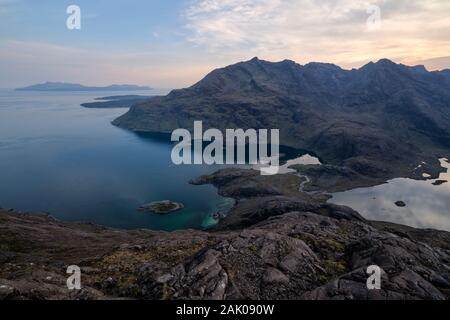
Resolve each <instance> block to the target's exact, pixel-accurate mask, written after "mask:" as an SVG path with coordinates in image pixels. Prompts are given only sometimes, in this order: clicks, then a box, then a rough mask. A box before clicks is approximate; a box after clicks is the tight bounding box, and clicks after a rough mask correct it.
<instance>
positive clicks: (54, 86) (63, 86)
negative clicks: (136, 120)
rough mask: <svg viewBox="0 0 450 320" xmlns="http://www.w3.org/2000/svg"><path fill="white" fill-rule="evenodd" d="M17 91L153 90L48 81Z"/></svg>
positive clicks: (126, 86) (119, 85)
mask: <svg viewBox="0 0 450 320" xmlns="http://www.w3.org/2000/svg"><path fill="white" fill-rule="evenodd" d="M16 90H17V91H137V90H152V88H150V87H148V86H136V85H130V84H113V85H110V86H106V87H89V86H84V85H82V84H77V83H64V82H46V83H40V84H35V85H32V86H28V87H24V88H18V89H16Z"/></svg>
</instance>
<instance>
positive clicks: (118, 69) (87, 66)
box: [0, 40, 214, 88]
mask: <svg viewBox="0 0 450 320" xmlns="http://www.w3.org/2000/svg"><path fill="white" fill-rule="evenodd" d="M0 48H1V50H0V70H2V72H1V73H0V87H6V88H11V87H19V86H24V85H29V84H33V83H38V82H44V81H65V82H80V83H83V84H87V85H108V84H112V83H119V84H120V83H131V84H142V85H151V86H154V87H157V88H174V87H183V86H186V85H188V84H192V83H194V82H196V81H197V80H198V79H200V78H201V77H203V76H204V75H205V74H206V73H207V72H208V71H210V70H211V69H212V68H213V67H214V66H212V65H210V64H208V63H205V62H204V61H203V60H202V59H201V57H199V58H198V59H190V60H189V61H185V60H183V59H180V57H179V55H184V54H185V55H188V56H189V55H192V54H190V53H187V52H186V51H183V49H182V48H172V50H169V49H168V48H159V49H158V48H155V47H152V48H151V50H148V51H136V52H133V51H111V50H102V49H98V48H97V49H96V48H93V47H89V48H80V47H70V46H63V45H55V44H52V43H45V42H33V41H16V40H10V41H5V42H0Z"/></svg>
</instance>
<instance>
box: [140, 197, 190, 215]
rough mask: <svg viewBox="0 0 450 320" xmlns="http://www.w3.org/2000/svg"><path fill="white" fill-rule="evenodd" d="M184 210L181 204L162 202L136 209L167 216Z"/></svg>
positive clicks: (168, 201)
mask: <svg viewBox="0 0 450 320" xmlns="http://www.w3.org/2000/svg"><path fill="white" fill-rule="evenodd" d="M183 208H184V205H183V204H182V203H178V202H174V201H170V200H163V201H155V202H151V203H148V204H144V205H142V206H140V207H139V208H138V211H145V212H153V213H157V214H168V213H172V212H175V211H178V210H181V209H183Z"/></svg>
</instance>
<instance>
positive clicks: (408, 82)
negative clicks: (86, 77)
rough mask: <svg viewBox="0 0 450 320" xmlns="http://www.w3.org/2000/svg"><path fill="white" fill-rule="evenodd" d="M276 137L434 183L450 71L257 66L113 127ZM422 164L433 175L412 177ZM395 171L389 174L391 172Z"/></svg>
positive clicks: (342, 162)
mask: <svg viewBox="0 0 450 320" xmlns="http://www.w3.org/2000/svg"><path fill="white" fill-rule="evenodd" d="M195 120H202V121H203V124H204V127H205V128H209V127H214V128H219V129H221V130H224V129H226V128H244V129H245V128H256V129H257V128H279V129H280V134H281V143H282V144H283V145H286V146H291V147H295V148H302V149H306V150H311V151H314V152H315V153H316V154H317V155H319V156H320V158H321V159H323V160H324V162H325V163H328V164H331V165H335V166H339V169H338V170H346V171H348V170H350V171H351V172H353V173H354V174H362V175H364V176H369V177H374V178H379V179H388V178H392V177H398V176H406V177H414V178H421V177H422V173H423V172H428V173H431V174H432V175H433V176H435V175H437V173H438V172H439V170H440V166H439V162H438V161H437V157H439V156H448V155H449V154H450V70H444V71H440V72H428V71H427V70H426V69H425V68H424V67H423V66H415V67H409V66H405V65H401V64H395V63H393V62H392V61H389V60H386V59H383V60H380V61H378V62H377V63H369V64H367V65H365V66H363V67H362V68H360V69H353V70H343V69H341V68H340V67H338V66H335V65H332V64H323V63H310V64H307V65H305V66H302V65H299V64H297V63H295V62H293V61H289V60H284V61H282V62H276V63H273V62H268V61H262V60H259V59H257V58H254V59H252V60H250V61H247V62H241V63H237V64H234V65H231V66H228V67H225V68H222V69H217V70H214V71H213V72H211V73H210V74H208V75H207V76H206V77H205V78H204V79H202V80H201V81H200V82H198V83H196V84H195V85H193V86H192V87H190V88H187V89H182V90H174V91H172V92H171V93H170V94H168V95H167V96H164V97H157V98H155V99H153V100H151V101H146V102H143V103H138V104H136V105H134V106H133V107H132V108H131V109H130V111H129V112H128V113H126V114H125V115H123V116H121V117H119V118H118V119H116V120H115V121H114V122H113V123H114V124H115V125H117V126H120V127H124V128H128V129H131V130H134V131H146V132H171V131H172V130H174V129H176V128H186V129H191V130H192V127H193V122H194V121H195ZM422 161H425V162H427V164H428V165H427V166H424V167H422V168H420V169H419V170H416V171H414V168H416V167H417V166H418V165H419V164H420V163H421V162H422ZM386 163H389V166H386V165H385V164H386Z"/></svg>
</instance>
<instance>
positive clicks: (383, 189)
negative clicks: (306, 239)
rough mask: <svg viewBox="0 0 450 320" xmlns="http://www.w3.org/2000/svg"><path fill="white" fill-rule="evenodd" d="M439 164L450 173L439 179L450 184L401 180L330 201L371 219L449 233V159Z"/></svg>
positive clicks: (340, 193) (353, 192)
mask: <svg viewBox="0 0 450 320" xmlns="http://www.w3.org/2000/svg"><path fill="white" fill-rule="evenodd" d="M440 161H441V165H442V166H443V167H445V168H446V169H447V171H446V172H444V173H441V175H440V177H439V180H447V181H449V182H447V183H444V184H442V185H439V186H437V185H433V182H435V181H436V180H425V181H418V180H412V179H406V178H398V179H393V180H390V181H388V182H387V183H385V184H382V185H379V186H375V187H370V188H359V189H353V190H350V191H345V192H339V193H334V194H333V198H332V199H330V202H333V203H336V204H342V205H347V206H349V207H352V208H353V209H355V210H357V211H359V213H361V214H362V215H363V216H364V217H365V218H367V219H371V220H381V221H391V222H395V223H400V224H405V225H409V226H412V227H417V228H433V229H439V230H447V231H450V164H449V163H448V160H447V159H441V160H440ZM396 201H403V202H405V203H406V207H403V208H401V207H398V206H396V205H395V202H396Z"/></svg>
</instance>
